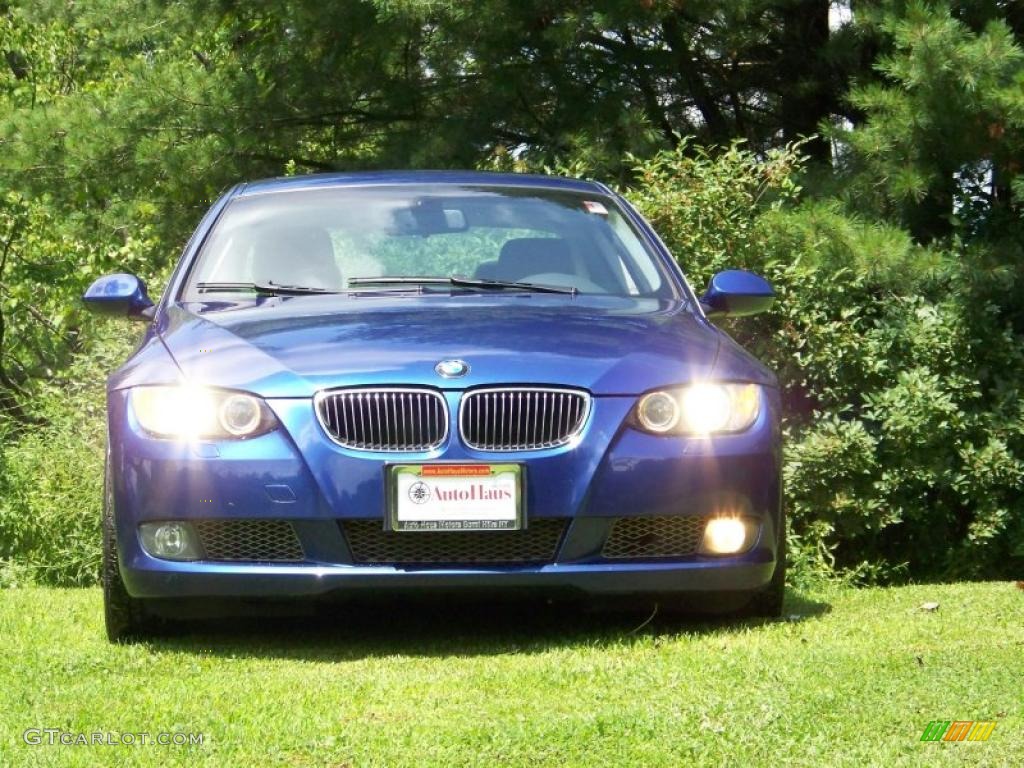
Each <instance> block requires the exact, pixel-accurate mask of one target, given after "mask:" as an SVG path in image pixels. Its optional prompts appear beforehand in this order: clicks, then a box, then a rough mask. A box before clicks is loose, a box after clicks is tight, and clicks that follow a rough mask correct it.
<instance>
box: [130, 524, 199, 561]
mask: <svg viewBox="0 0 1024 768" xmlns="http://www.w3.org/2000/svg"><path fill="white" fill-rule="evenodd" d="M139 533H140V534H141V536H142V547H143V549H145V550H146V551H147V552H148V553H149V554H151V555H152V556H153V557H159V558H161V559H163V560H197V559H198V558H199V545H198V542H197V541H196V535H195V531H194V530H193V529H192V526H191V525H190V524H189V523H181V522H167V523H143V524H142V525H140V526H139Z"/></svg>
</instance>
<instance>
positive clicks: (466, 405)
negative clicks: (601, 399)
mask: <svg viewBox="0 0 1024 768" xmlns="http://www.w3.org/2000/svg"><path fill="white" fill-rule="evenodd" d="M589 412H590V395H589V394H587V393H586V392H580V391H579V390H573V389H542V388H536V389H535V388H529V387H508V388H501V389H477V390H473V391H471V392H467V393H466V395H465V396H464V397H463V398H462V404H461V406H460V408H459V430H460V431H461V433H462V440H463V442H464V443H465V444H466V445H468V446H469V447H470V448H476V449H477V450H481V451H539V450H543V449H545V448H556V447H558V446H560V445H565V444H566V443H568V442H570V441H571V440H572V439H573V438H574V437H576V435H578V434H579V433H580V432H581V431H582V430H583V425H584V424H585V423H586V421H587V414H588V413H589Z"/></svg>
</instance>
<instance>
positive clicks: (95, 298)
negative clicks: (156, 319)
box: [82, 273, 154, 321]
mask: <svg viewBox="0 0 1024 768" xmlns="http://www.w3.org/2000/svg"><path fill="white" fill-rule="evenodd" d="M82 301H84V302H85V306H86V307H88V308H89V309H91V310H92V311H93V312H97V313H99V314H101V315H120V316H122V317H130V318H132V319H135V320H146V321H149V320H152V319H153V311H154V308H153V302H152V301H151V300H150V298H149V294H147V293H146V284H145V283H144V282H142V280H140V279H139V278H137V277H136V276H135V275H129V274H123V273H122V274H116V275H104V276H103V277H101V278H99V279H97V280H96V281H95V282H94V283H93V284H92V285H90V286H89V289H88V290H87V291H86V292H85V294H84V295H83V296H82Z"/></svg>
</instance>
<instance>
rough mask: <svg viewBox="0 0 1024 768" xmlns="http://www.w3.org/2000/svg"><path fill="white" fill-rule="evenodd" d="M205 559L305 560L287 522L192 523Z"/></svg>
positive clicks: (210, 521) (213, 521) (211, 521)
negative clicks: (197, 533)
mask: <svg viewBox="0 0 1024 768" xmlns="http://www.w3.org/2000/svg"><path fill="white" fill-rule="evenodd" d="M194 525H195V527H196V530H197V531H198V532H199V541H200V543H201V544H202V545H203V550H204V552H205V553H206V558H205V559H207V560H248V561H255V562H296V561H301V560H304V559H305V555H304V554H303V551H302V545H301V544H299V539H298V537H297V536H296V535H295V529H294V528H292V524H291V523H289V522H288V521H287V520H196V521H195V522H194Z"/></svg>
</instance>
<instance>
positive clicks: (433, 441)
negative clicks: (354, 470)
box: [315, 389, 448, 451]
mask: <svg viewBox="0 0 1024 768" xmlns="http://www.w3.org/2000/svg"><path fill="white" fill-rule="evenodd" d="M315 408H316V415H317V418H318V419H319V420H320V424H321V426H322V427H323V428H324V430H325V431H326V432H327V434H328V435H330V436H331V439H332V440H334V442H336V443H338V444H339V445H343V446H345V447H346V448H356V449H358V450H362V451H429V450H431V449H433V448H436V447H437V446H439V445H441V443H443V442H444V440H445V438H446V437H447V436H448V406H447V404H446V403H445V401H444V397H442V396H441V393H440V392H435V391H434V390H432V389H340V390H334V391H331V392H321V393H319V394H318V395H317V396H316V399H315Z"/></svg>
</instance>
